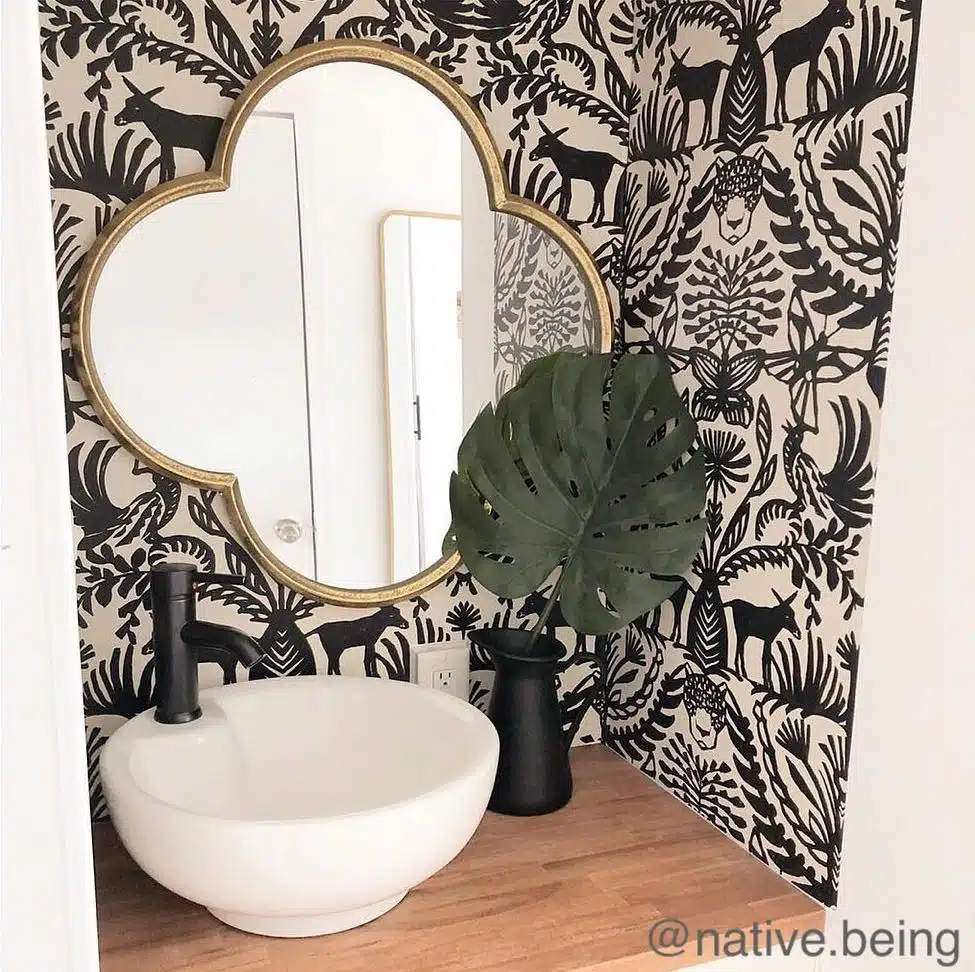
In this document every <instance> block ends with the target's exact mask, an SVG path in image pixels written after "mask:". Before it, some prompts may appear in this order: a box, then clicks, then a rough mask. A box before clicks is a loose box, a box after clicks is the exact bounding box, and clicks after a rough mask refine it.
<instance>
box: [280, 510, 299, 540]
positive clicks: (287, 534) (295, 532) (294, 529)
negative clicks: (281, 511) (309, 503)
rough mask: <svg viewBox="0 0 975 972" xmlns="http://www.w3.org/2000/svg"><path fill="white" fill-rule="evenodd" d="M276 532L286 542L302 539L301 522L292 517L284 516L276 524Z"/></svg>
mask: <svg viewBox="0 0 975 972" xmlns="http://www.w3.org/2000/svg"><path fill="white" fill-rule="evenodd" d="M274 533H275V535H276V536H277V538H278V539H279V540H281V541H282V542H284V543H296V542H297V541H298V540H300V539H301V524H300V523H299V522H298V521H297V520H292V519H291V518H290V517H287V516H286V517H282V519H280V520H278V521H277V522H276V523H275V524H274Z"/></svg>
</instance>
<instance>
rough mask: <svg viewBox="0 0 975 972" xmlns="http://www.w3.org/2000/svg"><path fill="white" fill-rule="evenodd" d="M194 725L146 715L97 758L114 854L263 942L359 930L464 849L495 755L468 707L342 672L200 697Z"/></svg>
mask: <svg viewBox="0 0 975 972" xmlns="http://www.w3.org/2000/svg"><path fill="white" fill-rule="evenodd" d="M200 702H201V706H202V708H203V716H202V717H201V718H200V719H198V720H197V721H196V722H191V723H189V724H187V725H178V726H169V725H161V724H159V723H157V722H156V721H155V720H154V719H153V713H152V712H151V711H150V712H144V713H143V714H142V715H140V716H138V717H136V718H135V719H132V720H131V721H130V722H128V723H126V724H125V725H124V726H122V728H120V729H119V730H118V731H117V732H115V733H114V734H113V735H112V737H111V738H110V739H109V741H108V742H107V743H106V744H105V747H104V749H103V750H102V756H101V772H102V782H103V785H104V789H105V795H106V798H107V801H108V808H109V812H110V814H111V816H112V821H113V823H114V824H115V828H116V830H117V831H118V834H119V836H120V838H121V840H122V843H123V844H124V845H125V847H126V849H127V850H128V851H129V853H130V854H131V855H132V857H133V858H134V859H135V861H136V863H137V864H138V865H139V866H140V867H141V868H142V869H143V870H144V871H146V872H147V873H148V874H149V875H151V876H152V877H153V878H155V879H156V880H157V881H158V882H159V883H160V884H162V885H163V886H165V887H167V888H169V889H170V890H172V891H174V892H176V894H179V895H181V896H182V897H184V898H188V899H189V900H190V901H195V902H197V903H199V904H201V905H203V906H204V907H206V908H207V909H209V910H210V911H211V912H212V913H213V914H214V915H215V916H216V917H217V918H219V919H220V920H221V921H223V922H226V923H227V924H228V925H233V926H234V927H236V928H242V929H244V930H245V931H250V932H255V933H257V934H261V935H275V936H282V937H302V936H308V935H325V934H329V933H331V932H337V931H342V930H343V929H345V928H352V927H354V926H355V925H361V924H363V923H364V922H367V921H371V920H372V919H373V918H377V917H378V916H379V915H381V914H383V913H384V912H386V911H388V910H389V909H390V908H392V907H393V906H394V905H396V904H398V903H399V901H400V900H401V899H402V898H403V896H404V895H405V894H406V893H407V891H409V890H410V888H412V887H414V886H415V885H417V884H419V883H420V882H421V881H424V880H425V879H426V878H428V877H430V875H432V874H434V873H435V872H436V871H439V870H440V868H442V867H443V866H444V865H445V864H447V863H448V862H449V861H450V860H452V859H453V858H454V857H455V856H456V855H457V854H458V853H459V852H460V850H461V849H462V848H463V847H464V845H465V844H466V843H467V842H468V840H470V838H471V836H472V834H473V833H474V831H475V829H476V828H477V825H478V823H480V820H481V817H482V816H483V815H484V811H485V808H486V807H487V802H488V798H489V796H490V794H491V788H492V786H493V784H494V774H495V769H496V767H497V761H498V737H497V733H496V732H495V729H494V726H492V725H491V723H490V722H489V721H488V719H487V717H486V716H484V715H483V714H482V713H481V712H479V711H478V710H477V709H476V708H474V706H472V705H468V704H467V703H466V702H463V701H461V700H460V699H456V698H454V697H452V696H450V695H447V694H444V693H441V692H434V691H432V690H430V689H425V688H419V687H417V686H415V685H410V684H407V683H404V682H391V681H386V680H384V679H378V678H355V677H344V676H341V675H331V676H323V675H319V676H307V677H297V678H283V679H273V680H266V681H265V680H262V681H254V682H242V683H239V684H236V685H226V686H223V687H222V688H217V689H210V690H207V691H203V692H201V693H200Z"/></svg>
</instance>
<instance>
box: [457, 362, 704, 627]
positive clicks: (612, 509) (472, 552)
mask: <svg viewBox="0 0 975 972" xmlns="http://www.w3.org/2000/svg"><path fill="white" fill-rule="evenodd" d="M695 435H696V425H695V423H694V420H693V418H692V417H691V415H690V414H689V412H688V411H687V408H686V407H685V405H684V403H683V402H682V401H681V398H680V395H679V394H678V392H677V390H676V388H675V387H674V383H673V379H672V377H671V374H670V371H669V368H668V366H667V363H666V360H665V359H664V358H663V357H662V356H656V355H624V356H623V357H622V358H621V359H620V360H619V361H618V362H617V364H616V365H615V367H614V365H613V359H612V355H609V354H600V355H580V354H575V353H567V352H559V353H557V354H554V355H548V356H547V357H545V358H542V359H538V361H536V362H533V365H532V367H531V368H530V369H528V368H526V370H525V372H524V373H523V374H522V377H521V379H520V380H519V382H518V384H517V385H516V386H515V387H514V388H512V389H511V390H510V391H509V392H508V393H507V394H506V395H505V396H504V398H503V399H502V400H501V401H500V402H499V403H498V407H497V409H496V410H495V409H493V408H492V407H491V406H487V407H486V408H485V409H484V410H483V411H482V412H481V413H480V415H478V417H477V418H476V419H475V421H474V423H473V424H472V425H471V428H470V429H469V431H468V433H467V435H466V436H465V437H464V440H463V442H462V443H461V446H460V449H459V451H458V468H457V472H456V473H454V475H453V476H452V477H451V483H450V507H451V513H452V516H453V523H452V528H451V535H452V536H453V537H454V538H455V540H456V546H457V550H458V551H459V553H460V555H461V558H462V559H463V561H464V563H465V565H466V566H467V569H468V570H470V572H471V573H472V575H473V576H474V577H475V578H477V579H478V580H480V581H481V583H483V584H484V586H485V587H487V588H488V589H489V590H491V591H493V592H494V593H495V594H497V595H499V596H501V597H511V598H514V597H524V596H526V595H528V594H530V593H531V592H532V591H535V590H537V589H538V588H539V587H540V586H541V585H542V584H544V583H545V582H546V580H547V579H548V578H549V577H550V576H551V574H552V573H553V571H555V570H557V569H558V568H560V567H561V569H562V574H561V576H560V578H559V580H558V582H557V585H556V586H557V589H558V592H559V593H558V596H559V604H560V607H561V609H562V613H563V615H564V616H565V619H566V621H567V622H568V623H569V624H570V625H572V627H573V628H575V629H576V630H577V631H579V632H582V633H588V634H603V633H606V632H609V631H614V630H617V629H619V628H622V627H624V626H625V625H627V624H628V623H629V622H630V621H632V620H633V619H634V618H636V617H638V616H640V615H641V614H645V613H646V612H648V611H651V610H653V609H654V608H656V607H657V606H658V605H659V604H661V603H662V602H663V601H664V600H666V599H667V598H668V597H669V596H670V595H671V594H672V593H673V592H674V591H675V590H676V589H677V586H678V583H679V581H678V580H677V579H676V578H677V575H679V574H681V573H682V572H684V571H686V570H687V568H688V567H689V566H690V564H691V562H692V561H693V559H694V556H695V554H696V553H697V551H698V549H699V548H700V546H701V542H702V540H703V537H704V528H705V525H704V521H703V520H702V519H701V518H700V514H701V512H702V510H703V509H704V504H705V501H706V490H705V483H704V463H703V458H702V457H701V456H700V455H699V454H694V453H693V447H694V440H695ZM553 596H554V595H553Z"/></svg>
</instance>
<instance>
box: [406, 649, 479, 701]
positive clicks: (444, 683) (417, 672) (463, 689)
mask: <svg viewBox="0 0 975 972" xmlns="http://www.w3.org/2000/svg"><path fill="white" fill-rule="evenodd" d="M470 670H471V659H470V653H469V650H468V647H467V644H466V642H450V641H440V642H435V643H434V644H430V645H414V646H412V647H411V648H410V681H411V682H414V683H415V684H416V685H422V686H425V687H426V688H432V689H436V690H437V691H438V692H447V693H448V694H450V695H456V696H457V698H459V699H464V701H465V702H466V701H467V700H468V697H469V695H470Z"/></svg>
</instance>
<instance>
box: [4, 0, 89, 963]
mask: <svg viewBox="0 0 975 972" xmlns="http://www.w3.org/2000/svg"><path fill="white" fill-rule="evenodd" d="M37 37H38V23H37V5H36V4H35V3H33V2H30V0H17V2H12V0H4V2H3V5H2V8H0V88H2V94H0V160H2V161H0V179H2V198H0V584H2V606H0V749H2V757H0V767H2V768H0V774H2V776H0V968H2V969H3V972H95V970H97V968H98V955H97V944H96V938H95V907H94V891H93V885H92V861H91V831H90V826H89V822H88V780H87V774H86V770H85V744H84V732H83V728H82V715H81V667H80V665H79V662H78V626H77V625H78V619H77V609H76V606H75V587H74V552H73V543H72V537H71V518H70V512H69V506H68V473H67V461H66V455H65V429H64V401H63V397H62V386H61V354H60V340H59V329H58V316H57V299H56V291H55V280H54V256H53V248H52V245H51V203H50V187H49V185H48V181H47V165H46V155H47V152H46V145H45V136H44V120H43V101H42V97H41V72H40V57H39V53H38V46H37Z"/></svg>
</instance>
